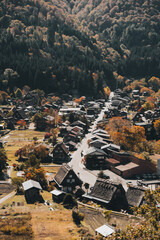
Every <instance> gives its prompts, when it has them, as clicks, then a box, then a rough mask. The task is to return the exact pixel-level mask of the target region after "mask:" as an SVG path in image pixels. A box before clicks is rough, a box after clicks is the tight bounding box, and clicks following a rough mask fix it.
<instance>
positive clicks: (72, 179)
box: [54, 164, 83, 192]
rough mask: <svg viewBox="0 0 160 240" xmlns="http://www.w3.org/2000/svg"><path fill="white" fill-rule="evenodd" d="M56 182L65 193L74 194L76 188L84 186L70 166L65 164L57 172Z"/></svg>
mask: <svg viewBox="0 0 160 240" xmlns="http://www.w3.org/2000/svg"><path fill="white" fill-rule="evenodd" d="M54 181H55V183H56V185H57V187H58V188H59V189H61V190H62V191H64V192H73V191H74V190H75V188H76V186H80V187H81V186H82V183H83V182H82V181H81V180H80V178H79V177H78V176H77V175H76V173H75V172H74V171H73V169H72V168H71V167H70V166H69V165H68V164H63V165H62V166H61V167H60V169H59V171H58V172H57V174H56V176H55V178H54Z"/></svg>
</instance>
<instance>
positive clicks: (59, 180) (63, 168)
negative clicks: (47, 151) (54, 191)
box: [54, 164, 71, 185]
mask: <svg viewBox="0 0 160 240" xmlns="http://www.w3.org/2000/svg"><path fill="white" fill-rule="evenodd" d="M70 170H71V167H70V166H69V165H68V164H63V165H62V166H61V167H60V169H59V171H58V172H57V174H56V176H55V178H54V179H55V181H56V183H57V184H58V185H61V184H62V182H63V180H64V179H65V177H66V176H67V174H68V172H69V171H70Z"/></svg>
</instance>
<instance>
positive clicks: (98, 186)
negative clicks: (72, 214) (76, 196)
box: [89, 178, 122, 202]
mask: <svg viewBox="0 0 160 240" xmlns="http://www.w3.org/2000/svg"><path fill="white" fill-rule="evenodd" d="M120 186H121V184H120V183H118V182H112V181H110V180H105V179H101V178H98V179H97V181H96V183H95V185H94V187H93V189H92V191H91V192H90V194H89V196H90V197H92V199H97V200H98V199H99V200H103V201H105V202H110V201H111V200H112V198H113V195H114V193H115V192H116V191H117V189H118V188H119V187H120ZM121 187H122V186H121Z"/></svg>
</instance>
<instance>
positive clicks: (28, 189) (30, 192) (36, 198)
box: [22, 180, 44, 204]
mask: <svg viewBox="0 0 160 240" xmlns="http://www.w3.org/2000/svg"><path fill="white" fill-rule="evenodd" d="M22 186H23V188H24V191H25V199H26V202H27V203H29V204H33V203H35V202H44V200H43V198H42V196H41V195H40V190H42V187H41V185H40V184H39V182H36V181H34V180H28V181H25V182H23V183H22Z"/></svg>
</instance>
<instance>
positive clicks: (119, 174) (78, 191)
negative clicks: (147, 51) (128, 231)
mask: <svg viewBox="0 0 160 240" xmlns="http://www.w3.org/2000/svg"><path fill="white" fill-rule="evenodd" d="M19 94H20V93H19ZM20 95H21V94H20ZM17 96H18V92H17ZM147 97H148V93H147V92H143V93H142V92H141V91H140V90H133V91H132V93H130V94H129V93H126V92H124V91H122V90H121V89H117V90H115V91H114V92H111V91H108V95H107V96H105V97H104V98H99V99H96V100H93V99H87V97H85V96H82V97H80V98H74V97H73V96H71V95H68V94H63V95H61V96H55V94H54V93H53V94H52V93H50V94H44V93H43V92H42V91H41V90H33V91H31V90H28V89H25V93H24V94H23V95H22V96H20V97H17V98H12V97H8V98H6V99H5V104H3V105H1V106H0V134H1V141H0V147H1V151H2V153H1V155H2V154H4V151H5V154H6V155H5V154H4V155H5V157H6V166H5V167H4V168H2V167H1V168H2V170H1V176H0V177H1V179H0V215H1V216H2V219H3V221H5V219H6V218H7V216H10V215H11V212H12V211H15V212H16V213H17V214H20V213H21V214H22V213H23V214H26V212H31V213H30V214H31V215H32V228H33V229H34V230H33V234H34V236H35V239H95V238H94V237H95V236H97V237H98V236H99V237H100V238H99V239H101V238H102V237H104V238H106V237H108V236H109V235H111V234H112V233H114V232H115V231H116V228H118V229H122V228H123V227H124V226H126V225H127V224H128V221H130V220H131V221H132V222H134V221H135V223H137V222H138V219H135V218H134V216H133V215H132V214H133V212H132V207H140V206H141V205H142V204H143V203H144V201H145V198H144V197H145V192H146V190H147V189H150V190H156V189H157V188H158V187H159V185H160V155H159V153H158V152H156V151H154V150H153V149H154V148H153V146H152V145H151V142H152V141H153V142H154V143H155V141H157V140H158V139H159V132H160V129H159V132H158V131H157V128H156V127H155V126H156V125H155V124H154V123H155V122H156V121H159V119H160V108H159V102H158V101H157V103H156V104H155V106H154V109H152V110H145V109H144V108H142V105H143V104H144V103H145V100H146V98H147ZM135 102H136V103H137V108H135V104H133V103H135ZM142 103H143V104H142ZM127 127H128V128H127ZM123 128H124V129H123ZM115 129H116V130H115ZM122 129H123V131H122ZM130 129H132V131H131V130H130ZM129 130H130V134H131V133H132V138H131V135H127V134H129V133H128V132H129ZM133 130H134V131H135V132H134V131H133ZM127 131H128V132H127ZM129 137H130V139H129ZM124 138H125V139H127V140H125V141H124ZM0 164H1V163H0ZM158 204H159V203H157V205H158ZM56 212H57V214H56ZM36 214H38V215H36ZM58 214H60V215H61V216H60V219H61V221H63V217H64V218H65V217H66V216H67V217H66V220H64V221H66V225H65V224H64V223H63V224H64V226H63V227H64V234H65V235H63V236H61V235H59V234H60V233H59V232H58V231H60V230H56V229H55V228H52V227H51V224H53V222H54V221H55V222H56V224H61V223H60V222H61V221H60V222H59V223H58V222H57V221H58V220H57V219H58V217H59V215H58ZM53 215H54V217H53ZM55 215H57V219H56V216H55ZM71 215H72V217H73V221H71V220H72V218H71ZM42 216H43V217H46V216H48V219H49V220H48V219H46V218H44V219H41V222H40V220H38V219H40V218H42ZM75 216H76V217H75ZM106 216H107V217H106ZM91 218H94V219H95V220H94V221H91ZM69 219H70V222H69V223H68V225H67V221H69ZM75 219H76V220H75ZM129 219H130V220H129ZM33 221H34V223H33ZM48 221H49V222H48ZM74 221H75V222H76V221H77V222H78V225H79V224H80V223H81V221H82V226H83V222H85V227H84V226H83V227H81V230H83V231H81V232H78V230H77V228H76V225H74ZM47 222H48V227H47ZM77 222H76V223H77ZM45 223H46V225H45ZM42 225H45V227H44V228H45V229H43V231H42V230H41V231H40V228H41V227H42ZM49 228H50V229H49ZM48 229H49V230H48ZM69 229H70V231H69ZM71 229H74V230H71ZM56 231H57V232H56ZM4 232H5V231H4ZM44 232H45V234H46V235H43V234H44ZM82 232H83V233H82ZM0 234H2V233H0ZM56 234H57V235H56ZM87 234H88V235H87ZM31 235H32V234H31ZM53 235H54V236H55V237H54V238H53ZM48 236H49V237H50V238H47V237H48ZM51 236H52V237H51ZM86 236H87V237H88V238H85V237H86ZM83 237H84V238H83ZM12 239H13V238H12ZM23 239H25V238H23ZM26 239H27V238H26ZM30 239H32V238H31V237H30ZM96 239H97V238H96Z"/></svg>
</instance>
